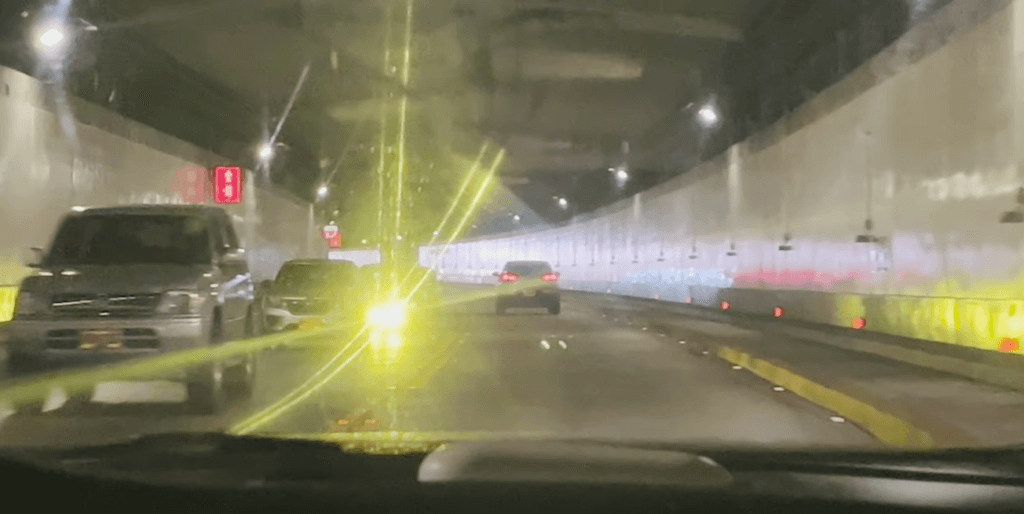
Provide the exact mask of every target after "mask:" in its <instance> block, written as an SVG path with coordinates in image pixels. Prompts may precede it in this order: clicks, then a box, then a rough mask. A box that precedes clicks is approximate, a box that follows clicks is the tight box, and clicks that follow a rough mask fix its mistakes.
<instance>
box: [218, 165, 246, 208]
mask: <svg viewBox="0 0 1024 514" xmlns="http://www.w3.org/2000/svg"><path fill="white" fill-rule="evenodd" d="M213 199H214V201H216V202H217V203H221V204H233V203H239V202H241V201H242V168H240V167H238V166H218V167H217V169H215V170H214V174H213Z"/></svg>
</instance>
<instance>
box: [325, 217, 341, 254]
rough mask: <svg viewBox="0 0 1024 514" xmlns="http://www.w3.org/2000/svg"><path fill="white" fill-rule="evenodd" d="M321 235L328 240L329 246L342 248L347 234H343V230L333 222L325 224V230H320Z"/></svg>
mask: <svg viewBox="0 0 1024 514" xmlns="http://www.w3.org/2000/svg"><path fill="white" fill-rule="evenodd" d="M320 235H321V236H323V238H324V240H326V241H327V244H328V246H330V247H331V248H341V247H343V246H345V236H343V235H342V234H341V230H340V229H339V228H338V226H337V225H335V224H334V223H333V222H331V223H330V224H329V225H327V226H325V227H324V229H323V231H322V232H320Z"/></svg>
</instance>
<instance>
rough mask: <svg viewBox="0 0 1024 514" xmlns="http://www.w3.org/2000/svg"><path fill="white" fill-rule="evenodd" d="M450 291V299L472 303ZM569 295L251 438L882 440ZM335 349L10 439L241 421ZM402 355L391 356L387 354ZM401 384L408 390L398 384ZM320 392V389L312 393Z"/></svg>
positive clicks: (153, 389)
mask: <svg viewBox="0 0 1024 514" xmlns="http://www.w3.org/2000/svg"><path fill="white" fill-rule="evenodd" d="M464 293H465V290H463V289H451V290H449V292H448V295H449V296H450V297H454V296H456V295H459V294H464ZM609 301H610V300H603V299H599V298H595V297H588V296H583V295H577V294H565V295H564V296H563V299H562V312H561V314H560V315H558V316H552V315H548V314H547V313H546V311H542V310H529V309H523V310H516V309H512V310H510V311H509V313H508V314H506V315H504V316H498V315H496V314H495V313H494V303H493V300H488V299H482V300H477V301H472V302H468V303H462V304H459V305H455V306H453V307H450V308H448V309H446V311H445V314H444V316H439V317H438V318H443V319H444V320H445V323H443V324H442V328H439V329H438V330H437V334H436V337H433V338H431V339H430V340H429V341H418V342H416V343H415V344H413V343H408V342H406V343H405V344H404V346H401V347H396V348H391V349H390V350H387V351H385V352H384V353H386V355H383V356H382V355H381V354H380V353H374V354H371V351H370V350H369V349H367V350H365V351H364V352H363V354H361V355H360V356H359V357H358V358H357V359H355V360H354V361H352V363H351V364H350V365H348V366H346V367H345V368H343V369H341V370H340V371H339V372H338V373H337V374H336V375H335V376H334V377H333V378H331V379H330V380H329V381H327V382H326V385H324V386H323V387H321V388H319V389H318V390H316V391H315V392H314V393H312V394H309V395H308V397H306V398H303V399H302V400H301V401H300V402H298V403H296V404H295V405H293V406H291V407H290V408H288V409H287V410H285V411H284V412H282V413H280V414H279V415H276V416H274V417H271V418H267V419H264V420H263V422H262V423H261V424H260V425H259V426H258V428H257V429H256V430H255V432H253V433H304V434H312V433H321V432H324V431H362V430H402V431H460V432H462V431H488V432H501V433H528V434H537V435H552V436H587V437H600V438H616V439H617V438H626V439H630V440H656V441H684V442H694V443H708V444H726V445H750V444H754V445H765V446H780V445H784V446H788V447H794V446H796V447H807V446H826V447H836V446H844V447H866V446H878V445H880V443H878V442H877V441H876V440H874V439H873V438H872V437H871V436H870V435H868V434H867V433H866V432H864V431H863V430H861V429H860V428H858V427H857V426H854V425H852V424H850V423H847V422H838V421H841V420H835V419H833V416H832V414H831V413H829V412H828V411H826V410H824V409H821V408H819V407H817V406H815V405H813V404H811V403H809V402H807V401H805V400H802V399H800V398H798V397H796V396H795V395H792V394H790V393H788V392H784V391H783V392H780V391H776V390H775V389H773V387H772V385H771V384H769V383H767V382H764V381H763V380H761V379H759V378H757V377H756V376H754V375H752V374H750V373H748V372H745V371H739V370H735V369H733V368H732V366H730V365H729V364H728V363H727V362H725V361H723V360H721V359H718V358H716V357H715V356H714V355H704V354H703V353H702V352H700V351H694V349H693V348H691V347H688V346H687V345H685V344H680V343H679V341H676V340H674V338H671V337H667V336H666V335H663V334H661V333H658V332H656V331H654V330H645V329H644V328H643V327H640V326H635V325H631V324H629V323H627V322H625V320H624V319H617V318H616V317H615V316H614V314H611V315H610V314H608V313H609V312H610V311H609V310H608V306H609V304H608V302H609ZM332 351H334V350H333V349H332V348H331V347H330V346H328V347H327V348H325V349H318V350H294V349H293V350H269V351H266V352H264V353H262V354H261V355H260V356H259V361H258V375H257V385H256V389H255V392H254V394H253V397H252V398H251V399H249V400H246V401H239V402H235V403H234V404H233V405H232V406H231V407H230V408H229V409H228V410H227V411H226V412H224V413H222V414H220V415H216V416H197V415H193V414H191V413H190V412H189V410H188V409H187V408H186V407H185V405H184V403H183V400H184V389H183V387H181V386H179V385H178V384H174V383H162V382H154V383H148V382H143V383H125V382H121V383H102V384H98V385H97V387H96V390H95V392H94V395H93V397H92V398H91V400H88V401H62V400H64V398H63V395H62V394H61V392H60V391H55V392H54V393H53V394H51V397H50V398H49V399H48V402H47V403H48V405H47V406H46V412H42V413H36V414H29V413H20V412H14V413H12V412H10V411H9V410H5V409H3V408H0V411H2V412H0V446H8V447H11V446H66V445H78V444H97V443H104V442H111V441H117V440H122V439H125V438H128V437H131V436H134V435H140V434H148V433H160V432H176V431H220V430H226V429H229V428H231V427H236V426H238V424H239V423H240V422H242V421H244V420H247V419H252V415H253V414H254V413H258V412H261V411H262V410H264V409H266V408H267V407H268V406H271V405H274V404H275V402H278V401H279V400H280V399H282V398H283V397H285V396H286V395H288V394H289V393H290V392H294V391H296V390H298V391H302V390H303V384H304V383H306V382H307V380H308V379H309V377H310V376H311V375H312V374H313V373H314V372H315V371H317V370H318V369H320V368H321V367H322V366H323V363H324V361H325V360H326V359H327V358H328V357H329V355H330V354H331V352H332ZM388 352H390V353H388ZM392 386H396V387H395V388H394V389H392ZM306 390H308V387H307V388H306Z"/></svg>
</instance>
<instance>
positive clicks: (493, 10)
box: [102, 0, 768, 194]
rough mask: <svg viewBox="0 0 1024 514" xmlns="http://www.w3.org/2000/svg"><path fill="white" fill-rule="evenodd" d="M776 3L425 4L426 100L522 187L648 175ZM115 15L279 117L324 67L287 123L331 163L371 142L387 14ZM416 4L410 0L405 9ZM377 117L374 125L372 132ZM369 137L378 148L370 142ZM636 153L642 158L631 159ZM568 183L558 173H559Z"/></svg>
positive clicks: (163, 6) (150, 6)
mask: <svg viewBox="0 0 1024 514" xmlns="http://www.w3.org/2000/svg"><path fill="white" fill-rule="evenodd" d="M767 2H768V0H689V1H664V0H604V1H581V0H562V1H558V0H538V1H527V0H485V1H469V0H463V1H455V0H417V1H416V2H415V19H416V24H415V34H416V37H415V41H416V52H415V55H416V60H415V62H414V71H413V82H412V90H413V91H412V94H413V98H414V100H415V101H416V105H417V107H416V108H417V109H419V111H418V112H422V113H424V114H426V116H427V118H429V119H430V120H432V122H433V123H434V124H435V125H436V126H438V127H451V129H450V130H449V129H441V130H440V131H439V133H441V134H444V137H445V138H447V139H449V141H445V142H442V143H443V144H448V145H450V146H451V147H452V148H454V149H456V150H457V151H462V152H464V153H471V152H472V150H471V149H473V148H476V146H477V145H478V144H479V141H480V140H481V138H483V137H486V138H490V139H494V140H497V141H499V142H500V143H502V144H503V145H504V147H505V148H506V149H507V150H508V151H509V158H508V160H507V162H506V165H505V166H504V168H503V170H502V173H503V176H504V178H505V179H506V180H507V183H508V184H509V185H510V186H514V188H515V190H516V191H519V192H522V193H523V194H528V192H529V190H530V184H532V183H534V182H537V183H544V184H547V185H544V186H543V187H542V189H543V190H544V193H545V194H547V193H548V191H549V190H550V188H551V185H550V184H552V183H558V182H559V181H561V180H563V179H561V178H558V176H559V175H561V176H562V177H564V178H568V177H575V178H576V179H577V180H578V179H579V177H581V176H582V175H581V174H583V173H587V172H592V171H593V170H595V169H605V168H606V167H608V166H614V165H618V164H620V163H621V162H623V160H624V159H628V161H629V163H630V165H631V166H638V167H643V166H644V165H645V161H646V160H647V159H648V158H649V156H648V155H645V153H644V150H645V146H646V145H645V141H644V136H645V134H648V133H649V132H650V129H651V128H652V127H653V126H655V125H656V124H657V123H659V121H660V120H663V119H664V118H665V116H666V113H671V112H674V111H678V110H680V108H681V106H686V105H688V104H690V103H692V102H698V103H699V102H703V101H706V100H707V99H709V98H713V97H714V94H715V91H716V87H717V85H718V83H719V77H720V72H719V67H720V62H721V59H722V53H723V51H724V49H725V47H726V45H728V44H729V43H734V42H738V41H740V40H741V39H742V37H743V33H744V29H745V28H746V27H747V26H749V25H750V23H751V21H752V20H753V18H754V17H755V16H756V15H757V14H758V13H759V12H760V11H761V10H762V9H763V8H764V7H765V4H766V3H767ZM102 5H103V8H104V9H106V10H108V11H109V13H110V14H111V15H112V16H111V19H119V20H124V23H125V24H126V25H128V26H130V27H132V28H133V29H134V30H135V31H136V32H137V33H139V34H141V35H142V36H143V37H146V38H148V39H149V40H150V41H152V42H153V43H155V44H156V45H157V46H159V47H161V48H162V49H164V50H166V51H167V52H168V53H170V54H171V55H172V56H174V57H175V58H177V59H178V60H180V61H181V62H182V63H183V64H185V65H186V66H188V67H190V68H192V69H194V70H196V71H197V72H199V73H201V74H202V75H205V76H206V77H208V78H210V79H212V80H214V81H216V82H218V83H220V84H222V85H224V86H226V87H227V88H229V89H231V90H233V91H235V92H237V93H238V94H239V95H241V96H242V97H243V98H244V99H245V100H246V101H247V102H248V103H250V104H251V105H253V106H258V107H261V108H266V110H267V113H268V115H269V116H270V117H274V116H277V115H279V114H280V113H281V112H282V111H283V109H284V106H285V104H286V103H287V101H288V98H289V96H290V95H291V93H292V90H293V88H294V87H295V84H296V82H297V80H298V78H299V76H300V73H301V71H302V68H303V67H304V66H305V65H306V64H310V69H311V71H310V74H309V77H308V81H307V84H306V86H305V87H304V88H303V91H302V93H301V94H300V96H299V100H298V102H297V104H296V107H295V110H294V111H293V114H292V115H291V116H290V117H289V121H288V124H289V126H290V128H291V129H292V130H298V131H300V132H301V133H302V134H303V137H308V138H311V139H317V141H315V142H314V143H315V146H317V147H319V148H322V150H321V152H322V154H323V155H322V156H321V158H322V160H324V161H329V160H330V159H332V158H336V157H337V156H336V155H332V154H335V153H337V148H339V147H341V146H344V144H343V140H345V139H346V138H347V137H348V135H350V134H351V133H352V132H353V129H354V128H355V127H357V126H359V127H361V129H360V131H361V132H362V133H363V134H366V135H367V137H368V136H369V135H371V134H372V131H370V130H368V128H369V127H370V126H372V124H373V123H374V119H373V118H374V117H373V116H372V113H374V112H377V111H376V109H375V103H376V102H377V101H378V100H376V99H375V95H376V94H377V92H378V91H381V90H382V86H387V85H389V84H390V85H393V84H394V78H393V77H391V76H388V74H387V73H384V70H381V69H380V68H381V66H379V65H378V62H379V61H380V60H381V58H380V54H381V48H382V44H381V36H380V34H381V32H382V31H381V26H382V20H383V19H384V16H383V12H384V9H385V7H384V6H385V5H386V4H385V3H384V2H382V1H379V0H378V1H354V0H352V1H346V0H302V1H282V0H216V1H210V0H104V2H102ZM395 5H397V6H398V7H403V6H404V2H396V4H395ZM366 119H369V120H370V121H369V122H366ZM369 140H370V139H368V141H369ZM623 142H628V149H629V153H630V155H629V156H628V157H627V156H624V155H623V150H625V149H626V148H627V147H626V146H624V145H623ZM553 175H555V176H553Z"/></svg>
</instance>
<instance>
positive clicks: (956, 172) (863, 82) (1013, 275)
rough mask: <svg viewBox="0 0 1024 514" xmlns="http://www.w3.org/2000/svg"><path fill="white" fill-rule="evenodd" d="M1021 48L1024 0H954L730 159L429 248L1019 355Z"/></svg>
mask: <svg viewBox="0 0 1024 514" xmlns="http://www.w3.org/2000/svg"><path fill="white" fill-rule="evenodd" d="M1022 48H1024V0H1020V1H1013V2H1009V1H1002V2H1000V1H989V0H978V1H958V2H953V3H952V4H950V5H949V6H947V7H946V8H944V9H943V10H941V11H940V12H939V13H937V14H936V15H935V17H934V18H933V19H931V20H928V21H926V22H923V23H921V24H919V25H917V26H915V28H913V29H912V30H911V31H909V32H908V33H907V34H906V35H905V36H904V37H902V38H901V39H900V40H898V41H897V42H895V43H894V44H893V45H892V47H890V48H889V49H887V50H886V51H884V52H882V53H881V54H880V55H879V56H877V57H876V58H875V59H873V60H872V61H870V62H868V63H866V64H865V65H863V66H862V67H860V68H859V69H858V70H856V71H855V72H854V73H852V74H851V75H850V76H848V77H846V78H845V79H844V80H843V81H842V82H841V83H839V84H836V85H835V86H834V87H832V88H830V89H829V90H827V91H825V92H823V93H822V94H821V95H819V96H818V97H816V98H815V99H813V100H811V101H810V102H809V103H807V104H806V105H804V106H803V107H802V108H801V109H800V110H799V111H797V112H794V113H792V114H791V115H790V116H789V117H787V118H786V119H784V120H782V121H781V122H779V123H778V124H777V125H776V126H775V127H774V128H773V129H772V130H769V131H767V132H766V133H762V134H758V135H756V136H754V137H752V138H750V139H748V140H747V141H744V142H742V143H740V144H737V145H735V146H733V147H732V148H731V149H730V150H729V151H728V152H727V153H726V154H724V155H722V156H720V157H719V158H718V159H716V160H714V161H711V162H706V163H704V164H702V165H700V166H698V167H697V168H696V169H693V170H690V171H689V172H687V173H685V174H683V175H681V176H679V177H677V178H676V179H674V180H672V181H670V182H668V183H666V184H663V185H662V186H660V187H658V188H656V189H654V190H651V191H648V192H644V193H642V194H638V195H636V196H634V197H632V198H629V199H626V200H623V201H620V202H619V203H617V204H615V205H613V206H611V207H609V208H606V209H604V210H602V211H600V212H597V213H595V214H594V215H591V216H587V217H583V218H579V219H576V220H573V222H572V223H571V224H570V225H569V226H565V227H562V228H557V229H548V230H541V231H537V232H534V233H530V234H526V235H517V236H509V237H495V238H489V239H477V240H469V241H463V242H459V243H457V244H454V245H452V246H451V247H449V248H447V249H446V250H444V249H442V248H439V247H438V248H425V249H423V251H422V253H421V256H422V262H423V264H424V265H428V266H429V265H431V264H433V259H434V258H435V257H437V258H438V259H439V263H438V265H437V268H438V276H439V277H440V278H441V279H443V280H452V281H462V282H476V283H487V284H489V283H494V281H495V279H494V278H493V277H492V276H491V273H492V272H494V271H495V270H498V269H500V267H501V266H502V265H503V263H504V262H505V261H508V260H515V259H537V260H546V261H549V262H551V264H552V265H553V266H554V267H555V268H556V270H557V271H559V272H560V273H561V275H562V280H561V282H562V286H563V288H566V289H576V290H586V291H594V292H602V293H613V294H620V295H631V296H639V297H646V298H655V299H661V300H666V301H675V302H687V301H692V302H693V303H695V304H700V305H704V306H708V307H716V308H717V307H718V306H719V305H721V302H729V304H730V306H731V309H733V310H735V311H742V312H750V313H758V314H764V315H766V316H771V315H772V314H773V309H774V308H775V307H781V308H782V309H783V310H784V316H785V318H787V319H801V320H808V321H814V322H820V323H827V324H833V325H838V326H846V327H850V326H852V325H853V324H854V323H855V321H854V320H855V319H857V318H864V319H865V320H866V323H867V329H869V330H873V331H880V332H886V333H891V334H896V335H902V336H909V337H914V338H922V339H930V340H934V341H941V342H945V343H950V344H956V345H964V346H969V347H975V348H981V349H985V350H1001V351H1007V352H1016V353H1020V351H1021V350H1020V347H1019V344H1018V343H1017V341H1019V340H1020V338H1022V337H1024V255H1022V249H1024V225H1022V224H1001V223H1000V222H999V221H1000V216H1001V215H1002V214H1003V213H1004V212H1005V211H1009V210H1012V209H1014V208H1015V207H1016V206H1017V191H1018V189H1019V188H1021V186H1022V184H1024V182H1022V178H1024V177H1022V175H1021V170H1020V169H1019V166H1018V163H1019V162H1021V153H1022V150H1024V140H1022V136H1024V104H1022V96H1024V94H1022V92H1024V80H1022V79H1024V58H1022V57H1024V55H1021V53H1022ZM868 218H869V219H871V220H872V223H873V228H872V229H871V230H870V231H868V230H866V229H865V220H866V219H868ZM868 233H870V234H871V235H873V236H875V237H877V238H878V239H877V241H876V242H870V243H858V242H856V237H857V236H858V235H861V234H868ZM786 234H789V235H790V236H791V238H790V239H789V241H788V242H787V241H786ZM785 246H789V247H791V249H790V250H788V251H783V250H780V247H785Z"/></svg>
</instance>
